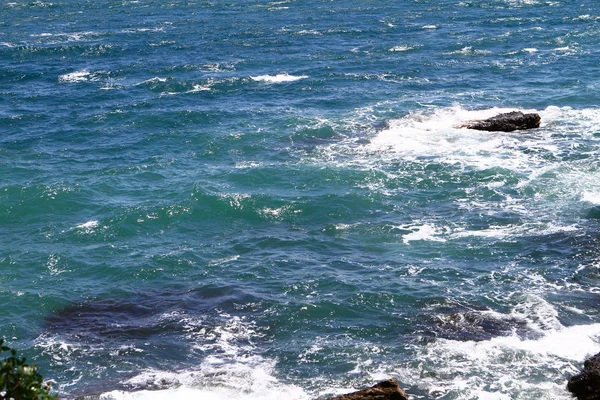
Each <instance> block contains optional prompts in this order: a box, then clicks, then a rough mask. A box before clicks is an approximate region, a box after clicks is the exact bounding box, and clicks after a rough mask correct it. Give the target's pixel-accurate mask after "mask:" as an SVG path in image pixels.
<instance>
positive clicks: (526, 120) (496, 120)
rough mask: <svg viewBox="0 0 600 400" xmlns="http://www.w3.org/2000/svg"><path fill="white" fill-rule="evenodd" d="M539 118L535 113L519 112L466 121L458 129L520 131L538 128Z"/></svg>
mask: <svg viewBox="0 0 600 400" xmlns="http://www.w3.org/2000/svg"><path fill="white" fill-rule="evenodd" d="M540 121H541V117H540V115H539V114H537V113H530V114H523V113H522V112H521V111H512V112H509V113H504V114H498V115H496V116H494V117H491V118H488V119H481V120H474V121H467V122H465V123H464V124H462V125H460V126H459V128H467V129H477V130H480V131H490V132H493V131H500V132H512V131H516V130H522V129H533V128H539V127H540Z"/></svg>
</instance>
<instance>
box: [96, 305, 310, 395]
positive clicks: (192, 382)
mask: <svg viewBox="0 0 600 400" xmlns="http://www.w3.org/2000/svg"><path fill="white" fill-rule="evenodd" d="M168 317H169V318H171V316H168ZM175 317H176V318H179V317H180V316H178V315H175ZM223 317H224V318H226V319H227V322H226V323H225V324H224V325H222V326H217V327H216V328H215V329H214V330H212V331H210V332H209V331H206V330H204V329H201V330H200V331H198V329H197V328H198V327H203V326H204V325H205V322H204V321H201V320H195V319H188V318H185V317H184V318H183V321H184V322H185V325H186V326H187V328H189V330H190V334H189V339H190V340H191V341H196V342H197V345H196V346H195V347H197V348H198V349H199V350H203V351H205V352H206V353H207V354H210V355H209V356H208V357H206V358H205V359H204V360H203V361H202V362H201V363H199V365H198V367H197V368H193V369H191V370H187V371H177V372H173V371H161V370H147V371H144V372H142V373H140V374H139V375H137V376H134V377H133V378H130V379H128V380H127V381H125V382H123V383H124V385H126V386H129V387H132V388H134V389H132V390H130V391H122V390H115V391H111V392H107V393H104V394H102V395H101V396H100V398H101V399H103V400H163V399H164V400H167V399H169V400H170V399H206V400H235V399H239V400H258V399H266V400H276V399H280V398H286V399H290V400H308V399H309V398H310V397H309V396H308V394H307V393H305V392H304V390H303V389H301V388H299V387H297V386H295V385H292V384H287V383H284V382H280V381H279V380H278V379H277V378H276V377H275V374H274V371H275V362H274V361H273V360H270V359H268V358H264V357H262V356H260V355H257V354H255V351H254V346H253V345H252V339H253V338H255V337H257V335H259V334H258V333H257V332H256V331H255V330H254V328H253V325H252V324H251V323H247V322H246V321H245V320H243V319H241V318H237V317H231V316H229V315H226V314H224V315H223ZM149 387H150V388H152V389H156V388H158V389H159V390H148V388H149ZM136 389H139V390H136Z"/></svg>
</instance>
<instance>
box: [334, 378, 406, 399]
mask: <svg viewBox="0 0 600 400" xmlns="http://www.w3.org/2000/svg"><path fill="white" fill-rule="evenodd" d="M329 400H408V397H406V393H404V390H402V389H401V388H400V386H398V383H397V382H396V381H395V380H394V379H388V380H386V381H382V382H379V383H378V384H377V385H375V386H371V387H370V388H367V389H363V390H359V391H358V392H353V393H348V394H343V395H341V396H336V397H332V398H331V399H329Z"/></svg>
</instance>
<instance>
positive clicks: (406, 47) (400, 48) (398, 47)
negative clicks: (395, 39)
mask: <svg viewBox="0 0 600 400" xmlns="http://www.w3.org/2000/svg"><path fill="white" fill-rule="evenodd" d="M412 49H414V47H412V46H407V45H404V46H394V47H392V48H391V49H390V50H389V51H408V50H412Z"/></svg>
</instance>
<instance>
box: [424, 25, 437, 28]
mask: <svg viewBox="0 0 600 400" xmlns="http://www.w3.org/2000/svg"><path fill="white" fill-rule="evenodd" d="M421 28H422V29H437V25H423V26H422V27H421Z"/></svg>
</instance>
